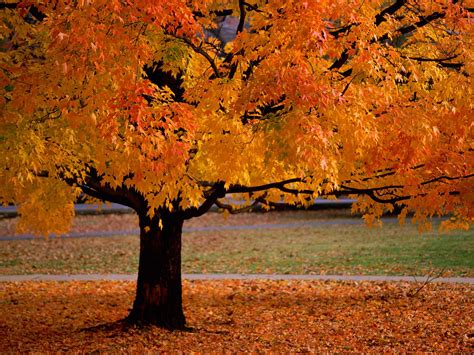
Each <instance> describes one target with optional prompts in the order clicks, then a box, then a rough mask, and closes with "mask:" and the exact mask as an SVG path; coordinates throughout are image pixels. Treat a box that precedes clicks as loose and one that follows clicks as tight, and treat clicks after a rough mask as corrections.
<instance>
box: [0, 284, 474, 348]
mask: <svg viewBox="0 0 474 355" xmlns="http://www.w3.org/2000/svg"><path fill="white" fill-rule="evenodd" d="M418 287H419V285H417V284H408V283H367V282H362V283H342V282H309V281H298V282H295V281H185V282H184V307H185V313H186V315H187V321H188V325H189V327H190V328H191V330H190V331H186V332H181V331H175V332H170V331H167V330H163V329H159V328H155V327H148V328H144V329H139V328H135V327H128V328H127V327H123V326H122V325H121V324H119V323H116V322H117V321H118V320H120V319H122V318H123V317H125V316H126V315H127V309H128V307H130V305H131V302H132V300H133V295H134V283H133V282H63V283H57V282H21V283H2V284H0V293H1V297H0V333H2V334H4V335H5V334H8V336H2V337H0V352H2V353H4V352H15V351H34V352H44V351H71V350H75V351H77V350H80V351H88V352H92V351H111V352H115V351H123V350H127V351H144V350H154V351H155V350H156V351H157V350H160V351H161V350H184V351H191V350H192V351H204V352H209V351H218V352H220V351H225V350H227V351H265V350H274V351H281V352H287V351H303V352H304V351H374V352H379V351H465V352H470V351H474V327H473V325H474V322H473V320H474V297H473V296H474V288H473V287H472V286H470V285H451V284H429V285H427V286H426V287H425V288H423V289H421V291H419V292H418V293H416V291H417V289H418Z"/></svg>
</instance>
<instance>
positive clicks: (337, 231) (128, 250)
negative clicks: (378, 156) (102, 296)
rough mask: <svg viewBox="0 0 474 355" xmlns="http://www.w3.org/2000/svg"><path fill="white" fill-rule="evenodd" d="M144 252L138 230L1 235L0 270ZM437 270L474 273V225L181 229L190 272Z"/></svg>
mask: <svg viewBox="0 0 474 355" xmlns="http://www.w3.org/2000/svg"><path fill="white" fill-rule="evenodd" d="M285 222H286V221H285ZM288 222H291V220H290V219H288ZM435 227H436V226H435ZM138 250H139V243H138V238H137V236H127V237H108V238H83V239H62V240H61V239H50V240H45V239H36V240H23V241H8V242H7V241H2V242H1V251H0V273H1V274H33V273H48V274H58V273H133V272H136V270H137V267H138ZM439 271H444V275H453V276H468V277H473V276H474V238H473V233H472V231H467V232H466V231H457V232H451V233H448V234H440V233H438V232H429V233H425V234H422V235H420V234H419V233H418V231H417V229H416V227H415V226H412V225H405V226H399V225H398V224H396V223H386V224H385V225H384V227H383V228H375V229H370V228H367V227H365V226H361V225H347V224H339V225H337V224H334V225H322V226H317V227H314V226H312V227H301V228H280V229H256V230H232V231H229V230H227V231H212V232H210V231H208V232H192V233H184V235H183V272H185V273H206V272H207V273H289V274H366V275H370V274H373V275H374V274H380V275H426V274H429V273H434V272H439Z"/></svg>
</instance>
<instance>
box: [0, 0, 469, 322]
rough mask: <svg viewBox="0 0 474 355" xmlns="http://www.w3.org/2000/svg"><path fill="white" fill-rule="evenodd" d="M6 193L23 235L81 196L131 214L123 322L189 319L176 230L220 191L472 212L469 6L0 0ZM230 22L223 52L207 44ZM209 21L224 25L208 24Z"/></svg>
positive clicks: (422, 215) (277, 0)
mask: <svg viewBox="0 0 474 355" xmlns="http://www.w3.org/2000/svg"><path fill="white" fill-rule="evenodd" d="M0 7H1V11H0V28H1V42H0V48H1V51H0V90H1V94H0V106H1V114H2V117H1V122H0V139H1V141H2V144H1V154H0V165H1V175H0V186H1V190H0V191H1V192H0V194H1V200H2V202H3V203H15V204H17V205H18V209H19V212H20V215H21V221H20V224H19V228H20V229H25V228H30V229H32V230H33V231H34V232H37V233H43V234H44V233H48V232H55V233H62V232H65V231H66V230H67V228H68V226H69V224H70V221H71V218H72V217H73V202H74V200H75V199H76V198H77V196H78V195H79V194H81V193H83V194H86V195H88V196H90V197H92V198H95V199H99V200H103V201H112V202H118V203H121V204H123V205H126V206H129V207H131V208H133V209H134V210H135V211H136V212H137V214H138V216H139V223H140V241H141V244H140V263H139V271H138V281H137V291H136V298H135V302H134V305H133V309H132V311H131V313H130V315H129V317H128V319H129V320H130V321H132V322H140V323H152V324H157V325H160V326H166V327H170V328H182V327H184V326H185V318H184V315H183V311H182V306H181V269H180V267H181V266H180V247H181V230H182V225H183V221H184V220H185V219H188V218H192V217H196V216H199V215H202V214H203V213H205V212H206V211H208V209H209V208H210V207H211V206H212V205H213V204H217V205H218V206H220V207H222V208H225V209H228V210H232V211H234V209H233V207H232V206H230V205H229V204H228V203H226V202H225V200H223V198H225V197H226V196H232V197H233V198H242V199H244V200H246V201H247V204H255V203H260V204H263V205H265V206H267V207H268V206H272V205H273V204H275V203H281V202H284V203H287V204H302V205H307V204H310V203H311V202H312V201H313V200H314V198H316V197H318V196H338V195H340V194H350V195H353V196H354V197H358V203H357V205H356V207H355V209H359V210H361V211H363V212H364V213H365V214H366V215H365V218H366V219H367V221H368V222H373V221H375V220H376V219H377V217H379V216H380V215H381V214H382V213H383V212H384V211H386V210H392V209H393V207H394V206H399V207H400V208H401V209H402V214H401V217H402V219H403V216H404V215H405V214H406V212H407V211H413V212H414V219H415V220H416V221H418V222H419V223H420V225H421V226H422V227H424V226H425V223H426V222H427V218H428V217H430V216H433V215H446V214H450V215H452V216H453V221H451V222H452V224H453V223H454V225H455V226H458V227H459V226H461V227H466V226H467V225H468V223H469V222H470V221H472V218H473V214H472V213H473V211H474V208H473V201H474V198H473V197H474V196H473V191H474V186H473V179H472V178H473V176H474V172H473V170H472V166H473V148H474V147H473V140H472V136H473V129H474V123H473V120H472V117H474V115H473V106H472V87H473V86H472V83H471V74H472V70H473V68H472V63H473V61H472V53H473V50H472V49H473V48H472V27H471V26H472V17H471V11H472V10H471V9H468V8H464V7H463V2H462V1H441V0H439V1H424V0H417V1H408V0H407V1H399V0H397V1H381V0H379V1H363V0H360V1H353V2H351V4H350V6H348V3H347V1H342V0H336V1H334V0H331V1H300V0H290V1H288V0H272V1H267V0H255V1H253V2H246V1H243V0H238V1H237V0H234V1H230V0H227V1H222V0H207V1H191V0H188V1H184V0H166V1H160V0H157V1H145V0H137V1H133V2H130V1H123V0H95V1H94V0H70V1H25V2H21V3H19V4H13V3H2V4H1V6H0ZM222 16H235V17H236V18H237V19H238V24H237V28H236V37H235V39H234V40H233V41H232V42H230V43H227V44H224V43H221V42H220V41H219V39H217V38H215V37H212V36H208V35H206V33H207V34H208V33H209V31H211V32H212V30H213V29H214V30H215V29H217V26H218V25H217V23H218V22H219V21H221V22H222ZM218 20H219V21H218Z"/></svg>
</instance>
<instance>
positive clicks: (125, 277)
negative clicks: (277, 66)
mask: <svg viewBox="0 0 474 355" xmlns="http://www.w3.org/2000/svg"><path fill="white" fill-rule="evenodd" d="M136 279H137V275H136V274H90V275H85V274H78V275H39V274H37V275H3V276H2V275H0V282H18V281H135V280H136ZM183 279H185V280H298V281H303V280H304V281H379V282H380V281H382V282H383V281H390V282H400V281H403V282H425V281H429V282H443V283H465V284H473V285H474V278H472V277H440V278H434V279H431V278H428V277H427V276H372V275H290V274H283V275H282V274H183Z"/></svg>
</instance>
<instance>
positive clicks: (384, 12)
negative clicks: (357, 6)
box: [374, 0, 406, 26]
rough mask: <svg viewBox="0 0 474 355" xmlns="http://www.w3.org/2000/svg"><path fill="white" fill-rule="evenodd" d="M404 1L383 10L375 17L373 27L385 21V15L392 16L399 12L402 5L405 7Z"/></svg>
mask: <svg viewBox="0 0 474 355" xmlns="http://www.w3.org/2000/svg"><path fill="white" fill-rule="evenodd" d="M405 3H406V0H397V1H395V2H394V3H393V4H392V5H390V6H389V7H387V8H385V9H384V10H382V11H381V12H379V13H378V14H377V15H376V16H375V22H374V23H375V25H376V26H378V25H380V24H381V23H382V22H384V21H386V18H385V16H386V15H393V14H394V13H395V12H397V11H398V10H400V9H401V8H402V6H403V5H405Z"/></svg>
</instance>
